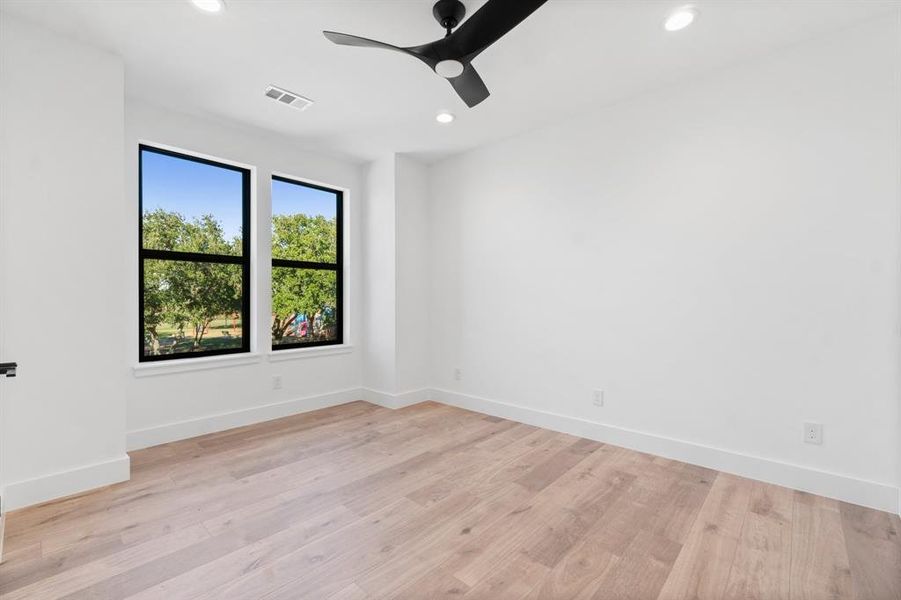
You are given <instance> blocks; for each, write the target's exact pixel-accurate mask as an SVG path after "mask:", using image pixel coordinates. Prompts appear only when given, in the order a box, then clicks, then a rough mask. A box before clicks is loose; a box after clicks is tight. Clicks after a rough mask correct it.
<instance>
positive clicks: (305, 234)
mask: <svg viewBox="0 0 901 600" xmlns="http://www.w3.org/2000/svg"><path fill="white" fill-rule="evenodd" d="M343 208H344V193H343V192H341V191H340V190H333V189H329V188H326V187H322V186H318V185H313V184H310V183H304V182H301V181H295V180H292V179H288V178H285V177H279V176H276V175H274V176H273V177H272V348H273V349H274V350H282V349H286V348H305V347H310V346H327V345H333V344H341V343H343V341H344V319H343V314H342V310H343V306H344V293H343V281H344V260H343V239H344V232H343V227H344V225H343V224H344V219H343Z"/></svg>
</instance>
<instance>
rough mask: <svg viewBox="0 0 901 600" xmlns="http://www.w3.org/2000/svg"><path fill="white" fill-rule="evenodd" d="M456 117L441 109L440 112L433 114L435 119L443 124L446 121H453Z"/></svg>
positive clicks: (446, 122)
mask: <svg viewBox="0 0 901 600" xmlns="http://www.w3.org/2000/svg"><path fill="white" fill-rule="evenodd" d="M456 118H457V117H455V116H454V113H451V112H447V111H446V110H442V111H441V112H440V113H438V114H437V115H435V120H436V121H438V122H439V123H443V124H445V125H446V124H448V123H453V122H454V119H456Z"/></svg>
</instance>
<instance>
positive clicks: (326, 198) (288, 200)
mask: <svg viewBox="0 0 901 600" xmlns="http://www.w3.org/2000/svg"><path fill="white" fill-rule="evenodd" d="M337 206H338V204H337V202H336V201H335V193H334V192H324V191H322V190H317V189H313V188H308V187H306V186H303V185H298V184H296V183H286V182H284V181H273V182H272V214H274V215H293V214H297V213H304V214H307V215H322V216H324V217H325V218H326V219H333V218H335V211H336V210H337Z"/></svg>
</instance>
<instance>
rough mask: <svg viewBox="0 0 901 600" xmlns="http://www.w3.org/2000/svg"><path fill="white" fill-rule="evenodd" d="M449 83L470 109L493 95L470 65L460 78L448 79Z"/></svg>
mask: <svg viewBox="0 0 901 600" xmlns="http://www.w3.org/2000/svg"><path fill="white" fill-rule="evenodd" d="M448 81H449V82H450V84H451V85H452V86H453V87H454V89H455V90H456V91H457V94H459V96H460V98H462V99H463V102H465V103H466V106H468V107H469V108H472V107H473V106H475V105H476V104H478V103H479V102H481V101H482V100H484V99H485V98H487V97H488V96H489V95H490V94H491V93H490V92H489V91H488V87H487V86H486V85H485V82H484V81H482V78H481V77H479V74H478V72H476V70H475V68H474V67H473V66H472V65H470V64H467V65H466V68H465V69H463V73H462V74H461V75H460V76H459V77H454V78H451V79H448Z"/></svg>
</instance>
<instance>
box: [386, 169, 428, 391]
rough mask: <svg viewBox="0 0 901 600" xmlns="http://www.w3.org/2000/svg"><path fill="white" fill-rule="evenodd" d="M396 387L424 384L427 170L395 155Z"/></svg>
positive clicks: (404, 388) (409, 388)
mask: <svg viewBox="0 0 901 600" xmlns="http://www.w3.org/2000/svg"><path fill="white" fill-rule="evenodd" d="M396 166H397V182H396V202H397V215H396V227H397V261H396V263H397V298H396V309H395V310H396V313H397V334H396V345H397V391H398V392H401V393H405V392H411V391H414V392H415V391H416V390H421V389H422V388H425V387H427V386H428V385H429V332H428V325H429V306H428V303H429V281H430V278H429V264H428V263H429V260H428V248H429V222H428V198H429V189H428V171H427V169H426V167H425V166H424V165H422V164H420V163H418V162H417V161H415V160H413V159H411V158H410V157H408V156H402V155H398V157H397V165H396Z"/></svg>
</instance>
